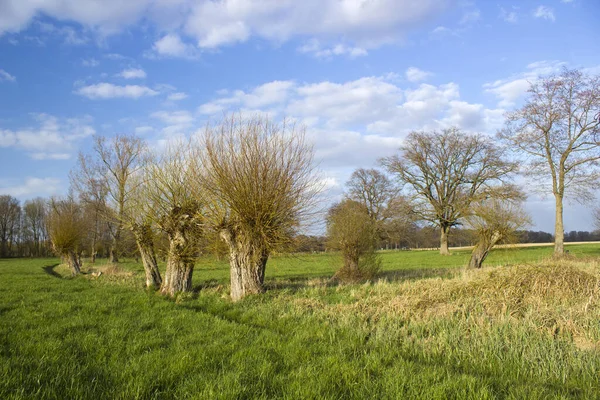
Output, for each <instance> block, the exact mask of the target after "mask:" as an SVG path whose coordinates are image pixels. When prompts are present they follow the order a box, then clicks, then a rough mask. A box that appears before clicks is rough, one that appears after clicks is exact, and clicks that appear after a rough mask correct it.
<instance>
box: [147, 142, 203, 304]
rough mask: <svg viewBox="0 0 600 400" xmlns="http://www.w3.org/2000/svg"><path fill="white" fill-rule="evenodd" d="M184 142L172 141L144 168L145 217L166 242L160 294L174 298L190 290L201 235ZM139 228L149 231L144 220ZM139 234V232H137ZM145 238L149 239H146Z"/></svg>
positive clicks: (199, 207)
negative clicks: (156, 227) (157, 229)
mask: <svg viewBox="0 0 600 400" xmlns="http://www.w3.org/2000/svg"><path fill="white" fill-rule="evenodd" d="M190 149H191V146H190V144H189V143H188V142H185V141H181V142H173V143H170V144H169V145H168V147H167V148H166V150H164V152H162V153H161V154H160V155H157V156H156V157H155V159H154V160H152V161H150V162H148V164H147V165H146V173H147V174H148V175H147V178H146V179H145V182H146V184H144V186H143V188H144V189H143V192H142V193H143V197H142V201H144V200H145V201H146V202H147V205H148V207H149V208H148V209H147V210H145V211H144V212H146V211H147V212H148V214H147V216H148V218H150V219H151V220H152V221H153V223H154V224H156V226H158V228H159V229H160V230H162V231H163V232H165V233H166V235H167V238H168V240H169V248H168V250H167V269H166V272H165V276H164V280H163V282H162V286H161V292H162V293H163V294H165V295H168V296H175V295H176V294H177V293H179V292H189V291H191V290H192V274H193V272H194V264H195V262H196V259H197V258H198V256H199V254H200V241H201V234H202V222H203V221H202V211H203V206H202V199H201V198H200V197H199V196H198V194H199V193H201V192H200V191H198V190H197V188H195V187H194V186H193V183H194V182H197V181H194V180H193V179H192V176H197V175H198V172H197V171H194V170H193V168H194V167H195V166H197V165H198V164H197V163H192V162H191V160H192V158H191V157H190ZM140 223H141V224H142V226H145V227H146V228H148V229H150V228H151V227H150V226H149V225H148V224H147V220H146V219H142V220H141V222H140ZM140 232H143V231H140ZM146 239H149V237H146Z"/></svg>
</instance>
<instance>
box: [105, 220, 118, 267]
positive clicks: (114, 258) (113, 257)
mask: <svg viewBox="0 0 600 400" xmlns="http://www.w3.org/2000/svg"><path fill="white" fill-rule="evenodd" d="M117 229H118V228H117ZM117 232H118V233H117ZM117 232H116V233H115V236H114V237H113V240H112V243H111V245H110V250H109V253H108V262H110V263H118V262H119V255H118V250H117V248H118V246H119V237H118V236H120V232H119V231H118V230H117Z"/></svg>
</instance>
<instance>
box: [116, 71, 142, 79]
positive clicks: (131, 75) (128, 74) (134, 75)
mask: <svg viewBox="0 0 600 400" xmlns="http://www.w3.org/2000/svg"><path fill="white" fill-rule="evenodd" d="M118 76H120V77H121V78H124V79H144V78H145V77H146V71H144V70H143V69H140V68H129V69H125V70H123V71H121V72H120V73H119V74H118Z"/></svg>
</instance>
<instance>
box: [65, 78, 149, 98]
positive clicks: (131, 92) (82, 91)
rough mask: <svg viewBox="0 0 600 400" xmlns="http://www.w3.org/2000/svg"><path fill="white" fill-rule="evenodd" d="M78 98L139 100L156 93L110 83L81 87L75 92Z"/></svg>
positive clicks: (135, 86) (145, 88) (137, 86)
mask: <svg viewBox="0 0 600 400" xmlns="http://www.w3.org/2000/svg"><path fill="white" fill-rule="evenodd" d="M75 93H77V94H78V95H80V96H84V97H87V98H89V99H92V100H98V99H113V98H119V97H120V98H130V99H139V98H140V97H145V96H156V95H157V94H158V92H157V91H156V90H152V89H150V88H149V87H146V86H139V85H125V86H118V85H114V84H112V83H106V82H102V83H97V84H95V85H89V86H83V87H80V88H79V89H77V90H76V91H75Z"/></svg>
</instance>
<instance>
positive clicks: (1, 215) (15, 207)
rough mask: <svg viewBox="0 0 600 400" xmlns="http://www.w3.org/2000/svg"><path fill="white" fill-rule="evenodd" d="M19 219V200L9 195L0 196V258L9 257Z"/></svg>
mask: <svg viewBox="0 0 600 400" xmlns="http://www.w3.org/2000/svg"><path fill="white" fill-rule="evenodd" d="M20 218H21V206H20V205H19V200H18V199H16V198H14V197H12V196H10V195H2V196H0V257H8V256H9V255H10V252H11V250H12V245H13V242H14V238H15V234H16V231H17V229H18V227H19V222H20Z"/></svg>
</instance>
